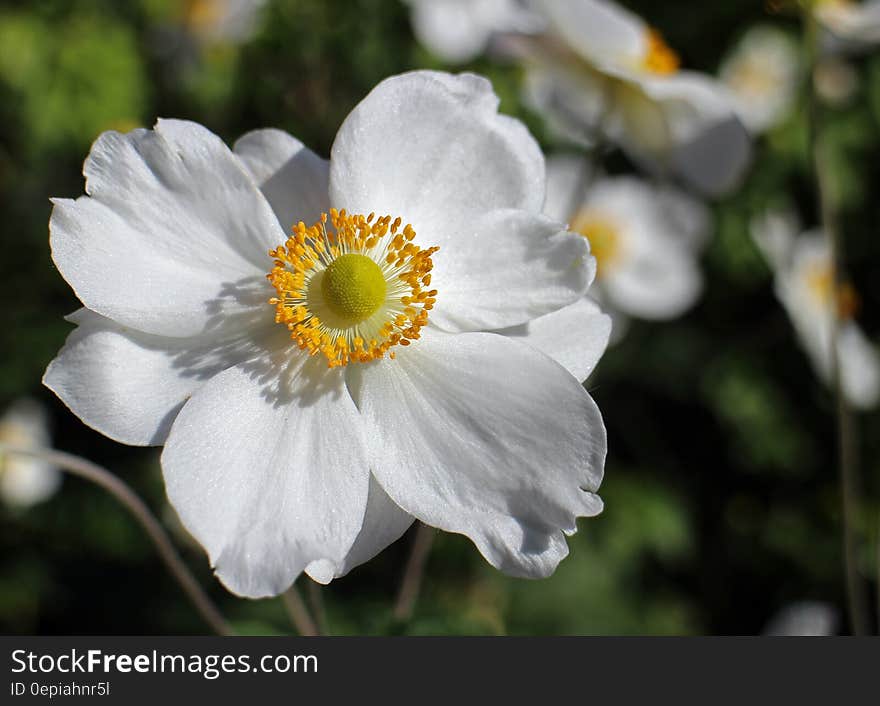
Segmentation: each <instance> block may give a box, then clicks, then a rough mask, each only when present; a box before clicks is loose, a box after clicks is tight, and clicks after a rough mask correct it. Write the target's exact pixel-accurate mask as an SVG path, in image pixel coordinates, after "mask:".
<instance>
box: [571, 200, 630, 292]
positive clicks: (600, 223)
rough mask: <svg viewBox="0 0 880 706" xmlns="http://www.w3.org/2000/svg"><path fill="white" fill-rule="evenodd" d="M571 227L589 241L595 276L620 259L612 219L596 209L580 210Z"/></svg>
mask: <svg viewBox="0 0 880 706" xmlns="http://www.w3.org/2000/svg"><path fill="white" fill-rule="evenodd" d="M571 229H572V231H574V232H575V233H580V234H581V235H582V236H584V237H585V238H586V239H587V240H588V241H590V253H591V254H592V256H593V257H595V258H596V277H602V276H603V275H606V274H608V271H609V270H610V269H612V268H613V267H614V264H615V263H616V262H617V261H618V260H619V259H620V255H621V252H620V250H621V247H620V233H619V231H618V226H617V224H616V223H615V222H614V220H613V219H611V218H609V217H608V216H606V215H604V214H602V213H598V212H596V211H593V210H590V209H585V210H583V211H580V212H579V213H578V214H577V215H576V216H575V218H574V220H573V221H572V223H571Z"/></svg>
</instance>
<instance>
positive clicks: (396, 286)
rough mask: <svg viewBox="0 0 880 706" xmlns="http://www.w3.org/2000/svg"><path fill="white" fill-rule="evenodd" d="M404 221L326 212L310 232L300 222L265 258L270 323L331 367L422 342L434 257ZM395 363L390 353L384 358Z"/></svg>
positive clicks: (431, 292)
mask: <svg viewBox="0 0 880 706" xmlns="http://www.w3.org/2000/svg"><path fill="white" fill-rule="evenodd" d="M402 223H403V222H402V220H401V219H400V218H399V217H398V218H395V219H394V220H393V221H392V218H391V216H381V217H378V218H377V217H376V215H375V214H374V213H370V214H369V215H367V216H364V215H362V214H349V213H347V212H346V211H345V210H340V211H337V210H336V209H331V210H330V213H329V215H328V214H326V213H323V214H321V218H320V220H319V221H317V222H316V223H315V224H314V225H312V226H306V225H305V223H303V222H302V221H300V222H299V223H297V224H296V225H295V226H294V227H293V228H292V234H291V236H290V237H289V238H288V239H287V241H286V242H285V243H284V244H283V245H279V246H278V247H277V248H275V249H274V250H271V251H270V252H269V255H270V256H271V257H272V258H273V259H274V267H273V268H272V271H271V272H269V274H267V275H266V277H267V278H268V279H269V281H270V282H271V283H272V286H273V287H274V288H275V291H276V292H277V296H275V297H272V298H271V299H270V300H269V303H270V304H271V305H273V306H274V307H275V321H276V322H277V323H279V324H282V325H284V326H286V327H287V329H288V330H289V331H290V337H291V338H292V339H293V340H294V341H296V343H297V345H298V346H299V347H300V348H302V349H303V350H306V351H308V352H309V354H310V355H316V354H318V353H321V354H323V355H324V356H325V357H326V358H327V362H328V365H329V366H330V367H331V368H333V367H338V366H342V365H347V364H348V363H366V362H369V361H371V360H375V359H377V358H382V357H384V356H385V354H386V353H389V351H390V349H391V348H393V347H394V346H397V345H401V346H408V345H410V342H411V341H415V340H417V339H418V338H419V336H420V333H419V331H420V330H421V328H422V327H423V326H424V325H425V324H426V323H427V322H428V312H429V311H430V310H431V309H432V308H433V306H434V302H435V301H436V297H437V290H436V289H430V290H429V289H426V288H427V287H428V286H430V284H431V274H430V272H431V269H432V268H433V262H432V260H431V256H432V255H433V254H434V253H435V252H437V250H438V248H436V247H430V248H426V249H422V248H420V247H418V246H417V245H415V243H414V242H413V240H414V239H415V237H416V233H415V231H414V230H413V227H412V226H411V225H410V224H406V225H404V226H403V228H402V229H401V225H402ZM389 358H394V352H393V351H391V352H390V353H389Z"/></svg>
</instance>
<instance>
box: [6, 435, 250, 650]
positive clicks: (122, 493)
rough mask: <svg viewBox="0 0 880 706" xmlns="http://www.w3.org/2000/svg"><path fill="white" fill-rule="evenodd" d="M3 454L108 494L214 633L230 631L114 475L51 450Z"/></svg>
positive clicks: (146, 511)
mask: <svg viewBox="0 0 880 706" xmlns="http://www.w3.org/2000/svg"><path fill="white" fill-rule="evenodd" d="M4 453H8V454H15V455H17V456H29V457H31V458H38V459H41V460H43V461H46V462H48V463H50V464H52V465H53V466H57V467H58V468H59V469H61V470H62V471H65V472H67V473H70V474H71V475H74V476H78V477H80V478H84V479H85V480H87V481H90V482H92V483H94V484H95V485H97V486H100V487H101V488H103V489H104V490H106V491H107V492H108V493H110V495H112V496H113V497H114V498H115V499H116V500H118V501H119V502H120V503H121V504H122V506H123V507H125V509H126V510H128V511H129V512H130V513H131V514H132V516H133V517H134V518H135V520H137V522H138V523H139V524H140V526H141V527H142V528H143V529H144V531H145V532H146V533H147V536H149V538H150V539H151V540H152V542H153V546H155V548H156V551H157V553H158V554H159V557H160V558H161V559H162V561H163V562H164V563H165V567H166V568H167V569H168V571H169V573H170V574H171V576H172V577H173V578H174V580H175V581H177V583H178V584H179V585H180V587H181V588H182V589H183V591H184V593H186V595H187V597H188V598H189V599H190V601H191V602H192V604H193V606H194V607H195V609H196V610H197V611H198V613H199V615H201V616H202V618H203V619H204V621H205V622H206V623H207V624H208V625H209V626H210V627H211V629H212V630H213V631H214V632H215V633H217V634H218V635H232V634H234V633H233V630H232V628H231V627H230V626H229V624H228V623H227V622H226V620H225V618H224V617H223V616H222V615H221V613H220V611H219V610H218V609H217V607H216V606H215V605H214V603H213V602H212V601H211V599H210V598H209V597H208V595H207V594H206V593H205V592H204V590H203V589H202V587H201V586H200V585H199V584H198V582H197V581H196V579H195V578H194V577H193V575H192V573H190V571H189V569H188V568H187V567H186V564H184V563H183V560H182V559H181V558H180V555H179V554H178V553H177V550H176V549H175V548H174V545H173V544H172V543H171V540H170V539H169V538H168V535H167V534H166V533H165V530H164V529H163V528H162V525H161V524H159V521H158V520H157V519H156V518H155V517H154V516H153V514H152V513H151V512H150V510H149V508H148V507H147V506H146V504H145V503H144V501H143V500H141V498H140V496H138V495H137V493H135V492H134V491H133V490H132V489H131V488H130V487H129V486H128V485H127V484H126V483H125V482H124V481H122V480H121V479H120V478H119V477H118V476H116V475H114V474H113V473H111V472H110V471H108V470H107V469H106V468H102V467H101V466H98V465H97V464H95V463H92V462H91V461H88V460H87V459H84V458H80V457H79V456H74V455H72V454H68V453H65V452H63V451H56V450H55V449H38V448H22V447H18V446H10V445H7V444H0V455H2V454H4Z"/></svg>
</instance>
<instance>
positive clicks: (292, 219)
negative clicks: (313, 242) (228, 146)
mask: <svg viewBox="0 0 880 706" xmlns="http://www.w3.org/2000/svg"><path fill="white" fill-rule="evenodd" d="M233 150H234V151H235V154H236V155H237V156H238V157H239V158H240V159H241V161H242V162H244V165H245V167H247V169H248V171H249V172H250V173H251V176H253V178H254V181H256V182H257V184H259V185H260V191H262V192H263V196H265V197H266V199H267V200H268V201H269V204H270V205H271V206H272V210H273V211H275V215H276V216H277V217H278V222H279V224H280V225H281V227H282V228H283V229H284V231H285V232H287V231H289V230H290V227H291V226H292V225H295V224H296V223H298V222H299V221H303V222H304V223H305V224H306V225H312V223H315V222H316V221H317V220H318V218H320V216H321V214H322V213H326V212H328V211H329V210H330V196H329V193H328V188H329V180H330V162H328V161H327V160H326V159H321V158H320V157H319V156H318V155H316V154H315V153H314V152H312V151H311V150H310V149H308V148H306V147H304V146H303V144H302V142H300V141H299V140H297V139H296V138H295V137H291V136H290V135H288V134H287V133H286V132H284V131H282V130H275V129H271V128H270V129H265V130H254V131H253V132H249V133H247V134H246V135H243V136H242V137H240V138H239V139H238V140H237V141H236V143H235V145H234V146H233Z"/></svg>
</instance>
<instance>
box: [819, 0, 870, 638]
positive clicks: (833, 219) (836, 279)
mask: <svg viewBox="0 0 880 706" xmlns="http://www.w3.org/2000/svg"><path fill="white" fill-rule="evenodd" d="M805 34H806V43H807V50H808V52H809V58H810V61H809V68H810V72H809V81H808V86H809V101H810V103H809V114H808V117H809V120H808V124H809V139H810V149H811V151H812V154H811V158H812V161H813V169H814V172H815V180H816V191H817V194H818V197H819V209H820V216H821V220H822V230H823V232H824V234H825V238H826V239H827V242H828V250H829V257H830V260H831V272H832V282H833V285H832V286H833V292H835V295H834V296H835V297H836V292H838V291H840V286H841V284H842V282H843V274H842V268H841V262H842V259H843V238H842V236H841V230H840V224H839V222H838V213H837V204H836V199H835V197H834V192H833V185H832V184H830V183H829V182H828V175H829V174H830V173H831V172H830V168H829V167H830V165H829V158H828V154H827V150H828V147H827V144H826V143H825V142H824V140H823V135H822V130H821V128H822V121H821V117H822V116H821V108H820V106H819V102H818V100H817V97H816V92H815V87H814V80H813V79H814V76H813V74H814V72H815V68H816V65H817V59H818V53H819V48H818V35H819V27H818V24H817V21H816V19H815V16H814V14H813V12H812V11H811V8H810V7H809V6H808V7H807V9H806V20H805ZM835 301H836V300H835ZM838 309H839V308H838V307H837V306H832V314H831V336H830V346H831V385H832V388H833V391H834V397H835V400H836V418H837V462H838V468H839V475H840V499H841V513H842V523H843V527H842V530H843V531H842V535H843V536H842V542H843V562H844V573H845V576H846V596H847V604H848V607H849V620H850V629H851V631H852V632H853V633H854V634H855V635H865V634H867V633H868V631H869V628H868V618H867V612H868V611H867V597H866V595H865V589H864V585H863V583H862V581H861V577H860V576H859V571H858V537H857V536H856V530H855V519H856V517H857V515H858V509H859V491H858V472H857V466H858V440H857V436H856V428H855V425H854V423H853V418H852V412H851V410H850V408H849V404H848V403H847V399H846V396H845V395H844V392H843V385H842V384H841V372H840V365H841V362H840V352H839V338H840V324H841V319H840V312H839V310H838Z"/></svg>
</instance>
